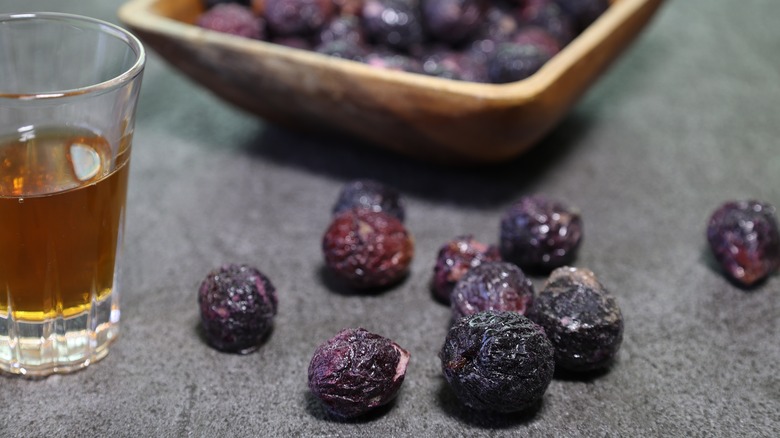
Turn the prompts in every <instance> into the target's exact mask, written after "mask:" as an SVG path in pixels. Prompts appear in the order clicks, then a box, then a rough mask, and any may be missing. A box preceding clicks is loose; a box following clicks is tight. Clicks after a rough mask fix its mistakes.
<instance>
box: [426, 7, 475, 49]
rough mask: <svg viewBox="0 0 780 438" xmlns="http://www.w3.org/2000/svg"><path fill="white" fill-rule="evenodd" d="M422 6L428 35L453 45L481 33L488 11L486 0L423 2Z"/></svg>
mask: <svg viewBox="0 0 780 438" xmlns="http://www.w3.org/2000/svg"><path fill="white" fill-rule="evenodd" d="M420 5H421V7H422V18H423V23H424V27H425V29H426V30H427V31H428V34H429V35H431V36H433V37H434V38H436V39H437V40H439V41H444V42H448V43H452V44H455V43H459V42H461V41H463V40H465V39H466V38H468V37H470V36H472V35H474V34H475V33H476V32H477V31H479V29H480V27H481V25H482V22H483V19H484V16H485V11H486V9H487V1H486V0H421V2H420Z"/></svg>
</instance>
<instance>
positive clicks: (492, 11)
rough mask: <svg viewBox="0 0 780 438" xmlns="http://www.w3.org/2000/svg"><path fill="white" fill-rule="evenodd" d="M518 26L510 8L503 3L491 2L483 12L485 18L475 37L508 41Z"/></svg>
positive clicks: (497, 41)
mask: <svg viewBox="0 0 780 438" xmlns="http://www.w3.org/2000/svg"><path fill="white" fill-rule="evenodd" d="M519 27H520V26H519V24H518V23H517V18H516V17H515V14H514V13H513V10H512V9H510V8H509V7H507V6H506V5H505V4H503V3H493V4H491V5H490V6H488V9H487V11H486V12H485V20H484V22H483V24H482V29H481V30H480V32H479V34H478V37H477V38H476V39H477V40H479V39H490V40H492V41H494V42H496V43H499V42H504V41H509V39H510V38H512V35H514V34H515V32H517V29H519Z"/></svg>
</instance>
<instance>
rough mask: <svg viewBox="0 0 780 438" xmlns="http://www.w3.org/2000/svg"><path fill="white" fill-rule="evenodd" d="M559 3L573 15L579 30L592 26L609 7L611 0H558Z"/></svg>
mask: <svg viewBox="0 0 780 438" xmlns="http://www.w3.org/2000/svg"><path fill="white" fill-rule="evenodd" d="M557 2H558V5H560V7H561V9H563V10H564V11H565V12H566V13H568V14H569V15H571V17H572V18H573V20H574V22H575V23H576V26H577V30H579V31H582V30H583V29H585V28H586V27H588V26H590V25H591V24H592V23H593V22H594V21H596V19H597V18H599V16H600V15H601V14H603V13H604V11H606V10H607V9H608V8H609V0H557Z"/></svg>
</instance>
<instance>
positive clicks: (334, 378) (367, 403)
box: [309, 328, 410, 418]
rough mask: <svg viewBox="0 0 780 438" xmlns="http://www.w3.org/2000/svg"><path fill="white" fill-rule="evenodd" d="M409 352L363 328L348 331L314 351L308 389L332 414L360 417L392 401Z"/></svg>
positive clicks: (310, 364) (403, 372)
mask: <svg viewBox="0 0 780 438" xmlns="http://www.w3.org/2000/svg"><path fill="white" fill-rule="evenodd" d="M409 358H410V355H409V353H408V352H407V351H406V350H404V349H403V348H401V347H400V346H399V345H398V344H396V343H395V342H393V341H391V340H389V339H387V338H384V337H382V336H379V335H376V334H373V333H370V332H368V331H367V330H365V329H363V328H358V329H345V330H342V331H340V332H339V333H338V334H336V336H334V337H333V338H331V339H330V340H328V341H327V342H325V343H323V344H322V345H320V346H319V347H317V349H316V350H315V351H314V355H313V356H312V358H311V362H310V363H309V388H310V389H311V392H312V393H313V394H314V395H315V396H316V397H317V398H318V399H319V400H320V401H321V402H322V403H323V405H324V406H325V407H326V408H327V409H328V411H329V412H331V413H332V414H334V415H336V416H338V417H341V418H352V417H357V416H360V415H362V414H365V413H366V412H368V411H370V410H371V409H374V408H376V407H378V406H382V405H385V404H387V403H388V402H390V401H391V400H393V399H394V398H395V397H396V395H397V394H398V390H399V389H401V384H402V383H403V381H404V376H405V375H406V366H407V364H408V363H409Z"/></svg>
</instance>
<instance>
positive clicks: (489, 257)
mask: <svg viewBox="0 0 780 438" xmlns="http://www.w3.org/2000/svg"><path fill="white" fill-rule="evenodd" d="M499 260H501V254H499V252H498V248H496V247H495V246H493V245H486V244H484V243H482V242H480V241H478V240H476V239H474V237H473V236H471V235H466V236H459V237H457V238H455V239H453V240H451V241H449V242H447V243H445V244H444V245H443V246H442V247H441V248H439V253H438V255H437V256H436V264H435V265H434V267H433V285H432V288H433V293H434V295H435V296H436V298H438V299H439V300H441V301H443V302H445V303H449V302H450V294H452V289H453V288H454V287H455V284H456V283H457V282H458V281H459V280H460V279H461V278H463V276H464V275H466V272H468V270H469V269H471V268H474V267H476V266H479V265H481V264H483V263H487V262H497V261H499Z"/></svg>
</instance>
